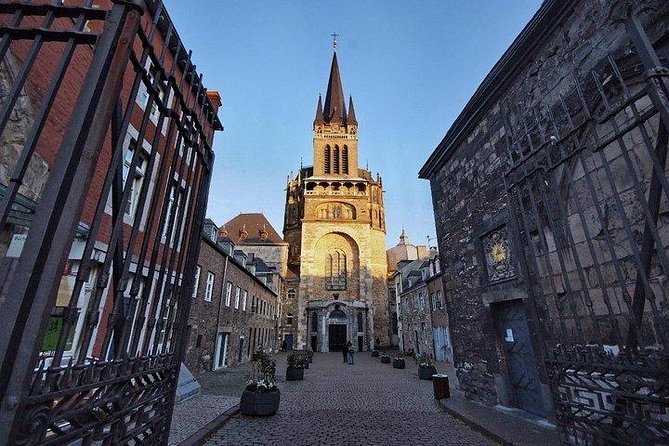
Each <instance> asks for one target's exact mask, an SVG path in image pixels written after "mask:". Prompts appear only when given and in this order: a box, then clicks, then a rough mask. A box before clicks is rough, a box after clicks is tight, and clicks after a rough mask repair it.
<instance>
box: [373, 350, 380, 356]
mask: <svg viewBox="0 0 669 446" xmlns="http://www.w3.org/2000/svg"><path fill="white" fill-rule="evenodd" d="M378 357H379V351H378V350H372V358H378Z"/></svg>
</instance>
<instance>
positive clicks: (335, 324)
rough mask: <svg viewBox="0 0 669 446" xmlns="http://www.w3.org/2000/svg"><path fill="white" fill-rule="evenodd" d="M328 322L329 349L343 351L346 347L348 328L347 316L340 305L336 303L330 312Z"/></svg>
mask: <svg viewBox="0 0 669 446" xmlns="http://www.w3.org/2000/svg"><path fill="white" fill-rule="evenodd" d="M329 322H330V323H329V324H328V350H330V351H331V352H336V351H342V349H344V348H345V347H346V341H347V336H346V331H347V330H346V329H347V324H346V322H347V316H346V313H345V312H344V311H342V310H341V309H340V307H339V305H335V309H334V310H332V311H331V312H330V314H329Z"/></svg>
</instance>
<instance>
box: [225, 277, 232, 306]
mask: <svg viewBox="0 0 669 446" xmlns="http://www.w3.org/2000/svg"><path fill="white" fill-rule="evenodd" d="M230 299H232V282H228V284H227V285H226V286H225V306H226V307H229V306H230Z"/></svg>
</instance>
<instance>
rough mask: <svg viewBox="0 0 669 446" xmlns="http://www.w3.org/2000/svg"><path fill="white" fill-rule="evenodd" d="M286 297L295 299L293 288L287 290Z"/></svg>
mask: <svg viewBox="0 0 669 446" xmlns="http://www.w3.org/2000/svg"><path fill="white" fill-rule="evenodd" d="M288 299H295V290H288Z"/></svg>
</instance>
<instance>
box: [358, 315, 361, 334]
mask: <svg viewBox="0 0 669 446" xmlns="http://www.w3.org/2000/svg"><path fill="white" fill-rule="evenodd" d="M361 331H362V313H358V332H361Z"/></svg>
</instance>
